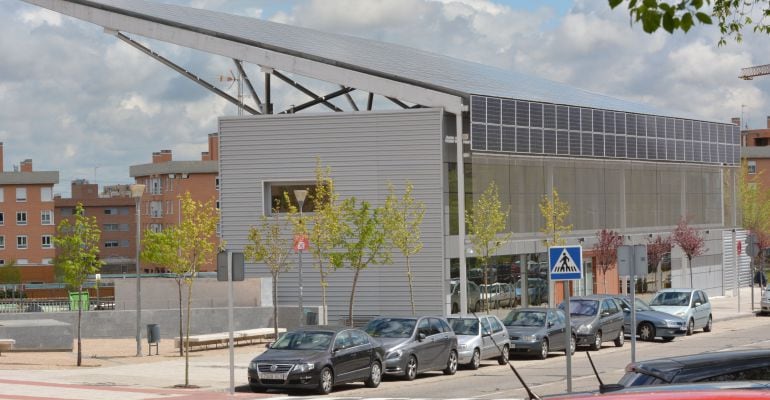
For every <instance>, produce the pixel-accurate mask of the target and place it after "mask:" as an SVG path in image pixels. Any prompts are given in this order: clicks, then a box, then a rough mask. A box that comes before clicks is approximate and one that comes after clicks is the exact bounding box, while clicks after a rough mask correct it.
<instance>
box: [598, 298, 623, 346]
mask: <svg viewBox="0 0 770 400" xmlns="http://www.w3.org/2000/svg"><path fill="white" fill-rule="evenodd" d="M601 304H602V307H601V310H600V313H601V314H600V319H599V325H600V326H601V327H602V339H603V340H611V339H615V338H616V337H617V336H618V333H619V332H620V329H621V328H622V327H623V313H622V312H620V307H618V305H617V303H615V300H614V299H604V300H603V301H602V303H601Z"/></svg>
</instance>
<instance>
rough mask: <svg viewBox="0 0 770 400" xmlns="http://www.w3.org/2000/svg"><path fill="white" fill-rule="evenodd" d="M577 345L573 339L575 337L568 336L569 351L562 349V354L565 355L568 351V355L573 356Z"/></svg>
mask: <svg viewBox="0 0 770 400" xmlns="http://www.w3.org/2000/svg"><path fill="white" fill-rule="evenodd" d="M576 345H577V339H576V338H575V335H570V338H569V350H567V349H564V354H567V351H569V353H570V354H575V347H577V346H576Z"/></svg>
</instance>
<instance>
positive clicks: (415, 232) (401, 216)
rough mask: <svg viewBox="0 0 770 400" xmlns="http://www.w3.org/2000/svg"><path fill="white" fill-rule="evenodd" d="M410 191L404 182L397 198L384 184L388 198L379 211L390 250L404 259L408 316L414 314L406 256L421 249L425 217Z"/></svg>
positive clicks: (408, 256) (409, 271) (412, 294)
mask: <svg viewBox="0 0 770 400" xmlns="http://www.w3.org/2000/svg"><path fill="white" fill-rule="evenodd" d="M413 190H414V186H413V185H412V184H411V183H410V182H408V181H407V182H406V187H405V188H404V194H403V196H402V197H401V198H399V197H398V196H396V194H395V189H394V188H393V184H391V183H390V182H388V196H387V197H386V198H385V206H384V207H383V209H382V220H383V224H384V226H385V233H386V235H387V239H388V241H389V242H390V245H391V247H393V248H397V249H399V250H400V251H401V254H403V256H404V258H405V259H406V276H407V279H408V280H409V301H410V303H411V305H412V315H417V314H416V309H415V304H414V288H413V282H412V280H413V277H412V265H411V263H410V257H411V256H413V255H415V254H417V253H419V252H420V250H422V246H423V244H422V240H421V239H420V235H421V233H420V225H422V219H423V217H424V216H425V204H424V203H423V202H421V201H417V200H415V198H414V196H412V191H413Z"/></svg>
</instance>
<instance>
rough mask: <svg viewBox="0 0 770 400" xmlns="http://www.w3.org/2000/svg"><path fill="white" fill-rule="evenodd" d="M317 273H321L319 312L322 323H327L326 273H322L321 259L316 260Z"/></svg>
mask: <svg viewBox="0 0 770 400" xmlns="http://www.w3.org/2000/svg"><path fill="white" fill-rule="evenodd" d="M318 273H319V274H320V275H321V312H323V320H324V323H328V322H327V321H326V274H324V266H323V263H322V262H321V261H318ZM319 322H320V318H319Z"/></svg>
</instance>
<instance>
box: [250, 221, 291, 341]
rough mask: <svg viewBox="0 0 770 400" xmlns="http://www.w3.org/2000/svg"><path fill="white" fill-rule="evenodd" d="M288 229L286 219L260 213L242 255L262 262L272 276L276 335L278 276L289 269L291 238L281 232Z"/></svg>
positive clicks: (276, 335) (275, 329)
mask: <svg viewBox="0 0 770 400" xmlns="http://www.w3.org/2000/svg"><path fill="white" fill-rule="evenodd" d="M285 231H288V221H287V220H279V219H278V218H268V217H267V216H266V215H262V217H261V218H260V222H259V225H258V226H252V227H251V228H250V229H249V244H248V245H246V247H245V248H244V250H243V252H244V256H245V258H246V259H247V260H250V261H252V262H264V263H265V264H266V265H267V267H268V268H270V274H271V275H272V277H273V333H274V335H275V337H278V293H277V289H278V276H279V275H280V274H281V272H285V271H288V270H289V268H290V267H289V264H288V259H289V254H291V250H292V247H293V246H292V244H293V242H292V238H291V237H289V236H286V235H284V234H283V232H285Z"/></svg>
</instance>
